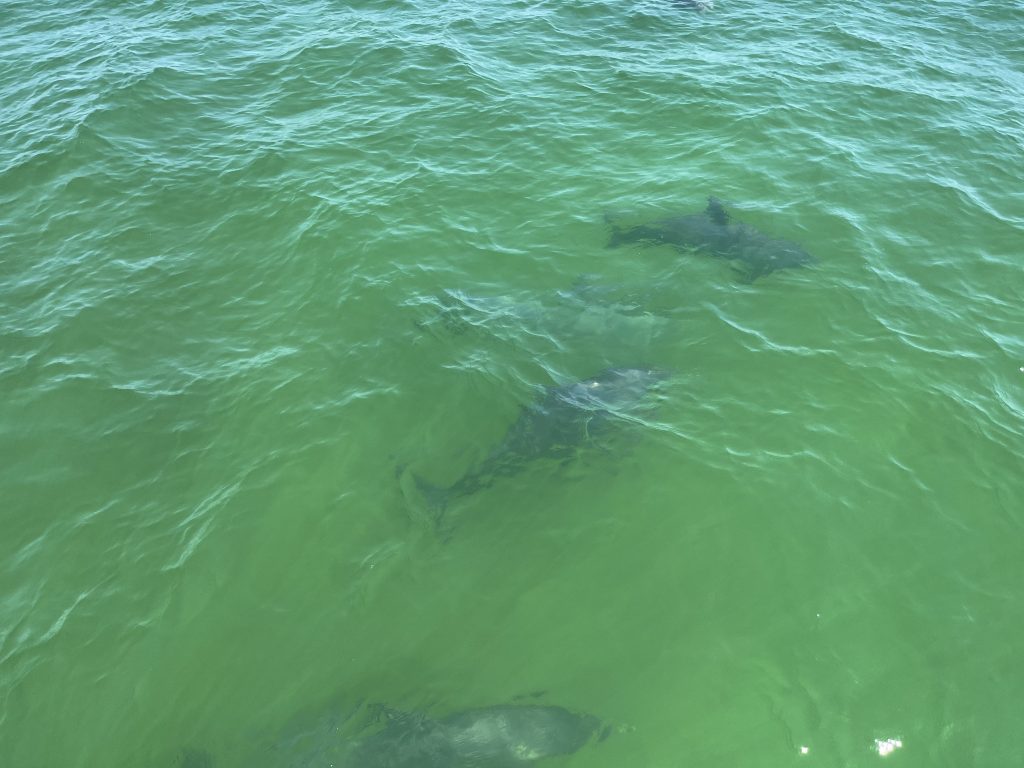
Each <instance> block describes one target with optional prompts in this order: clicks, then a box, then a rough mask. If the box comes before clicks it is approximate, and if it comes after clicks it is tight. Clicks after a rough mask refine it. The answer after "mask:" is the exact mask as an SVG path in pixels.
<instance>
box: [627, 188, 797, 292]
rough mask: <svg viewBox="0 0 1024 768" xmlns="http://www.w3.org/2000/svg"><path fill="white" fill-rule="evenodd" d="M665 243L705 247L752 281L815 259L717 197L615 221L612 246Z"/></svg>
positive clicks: (746, 280) (689, 247) (703, 249)
mask: <svg viewBox="0 0 1024 768" xmlns="http://www.w3.org/2000/svg"><path fill="white" fill-rule="evenodd" d="M635 242H642V243H651V244H657V245H660V244H662V243H666V244H669V245H674V246H676V247H677V248H682V249H694V250H699V251H704V252H706V253H708V254H710V255H712V256H718V257H720V258H723V259H729V260H730V261H732V262H733V263H734V265H735V266H736V268H737V270H738V271H739V273H740V279H741V280H743V281H744V282H751V283H752V282H753V281H754V280H756V279H757V278H759V277H764V276H765V275H769V274H771V273H772V272H774V271H775V270H777V269H788V268H791V267H804V266H807V265H808V264H812V263H813V262H814V259H813V257H812V256H811V255H810V254H809V253H807V251H805V250H804V249H803V248H802V247H801V246H800V245H798V244H797V243H794V242H792V241H790V240H783V239H781V238H775V237H770V236H769V235H766V234H764V233H763V232H759V231H758V230H756V229H755V228H754V227H752V226H750V225H749V224H743V223H741V222H737V221H734V220H733V219H732V217H731V216H730V215H729V213H728V212H727V211H726V210H725V207H724V206H723V205H722V203H721V201H719V200H718V199H717V198H714V197H710V198H708V207H707V208H706V209H705V210H704V211H702V212H701V213H693V214H689V215H686V216H675V217H672V218H669V219H662V220H660V221H656V222H654V223H652V224H644V225H640V226H636V227H627V228H619V227H615V226H614V225H613V229H612V236H611V239H610V240H609V241H608V245H609V247H614V246H617V245H622V244H624V243H635Z"/></svg>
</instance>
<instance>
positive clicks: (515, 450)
mask: <svg viewBox="0 0 1024 768" xmlns="http://www.w3.org/2000/svg"><path fill="white" fill-rule="evenodd" d="M666 378H667V374H666V373H665V372H664V371H659V370H656V369H653V368H606V369H605V370H603V371H601V372H600V373H598V374H597V375H596V376H593V377H591V378H589V379H584V380H582V381H576V382H573V383H571V384H566V385H563V386H560V387H549V388H547V389H546V390H545V393H544V396H543V397H541V398H540V399H538V400H536V401H534V402H532V403H530V404H529V405H526V406H523V408H522V410H521V411H520V414H519V418H518V419H516V421H515V422H514V423H513V424H512V426H510V427H509V429H508V432H506V433H505V437H504V439H502V441H501V442H500V443H499V444H498V445H497V446H495V448H494V449H493V450H492V451H491V452H490V453H489V454H488V455H487V456H486V458H484V459H483V460H482V461H480V462H479V463H478V464H476V465H474V466H472V467H470V468H469V469H468V470H467V471H466V472H465V474H463V475H462V477H460V478H459V479H458V480H456V481H455V482H454V483H452V484H451V485H449V486H447V487H439V486H435V485H432V484H431V483H428V482H427V481H425V480H424V479H423V478H421V477H418V476H417V475H412V477H413V479H414V480H415V483H416V486H417V488H418V489H419V491H420V493H421V494H422V495H423V496H424V497H425V499H426V501H427V503H428V504H429V505H430V507H431V513H432V515H433V516H434V517H435V518H436V520H437V522H440V519H441V516H442V515H443V513H444V509H445V507H446V506H447V504H448V502H449V501H450V500H452V499H454V498H457V497H460V496H466V495H469V494H471V493H475V492H476V491H478V490H480V489H482V488H486V487H487V486H489V485H490V484H491V483H493V482H494V480H495V479H497V478H499V477H509V476H512V475H516V474H518V473H519V472H521V471H522V470H523V469H525V468H526V467H527V466H528V465H529V464H530V463H531V462H533V461H535V460H537V459H541V458H549V459H560V460H569V459H571V458H572V457H573V455H574V454H575V453H576V452H577V451H578V450H579V448H580V447H581V446H583V445H584V444H586V443H588V442H590V441H592V440H594V439H595V438H599V437H601V436H603V435H604V434H606V433H608V432H609V431H610V430H612V429H613V428H614V426H615V425H616V424H617V423H618V424H621V422H622V421H623V420H624V419H625V418H628V417H629V416H630V415H632V414H633V413H635V411H636V410H637V409H638V407H639V406H641V405H643V404H644V402H645V400H646V399H647V396H648V394H649V393H651V391H652V390H654V389H655V388H656V387H657V386H658V384H659V383H660V382H662V381H663V380H664V379H666Z"/></svg>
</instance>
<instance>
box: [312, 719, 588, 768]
mask: <svg viewBox="0 0 1024 768" xmlns="http://www.w3.org/2000/svg"><path fill="white" fill-rule="evenodd" d="M600 729H601V722H600V720H598V719H597V718H596V717H594V716H592V715H585V714H579V713H576V712H571V711H570V710H568V709H564V708H562V707H557V706H540V705H517V704H506V705H499V706H493V707H481V708H479V709H470V710H466V711H463V712H456V713H455V714H452V715H448V716H447V717H443V718H440V719H436V720H435V719H432V718H429V717H427V716H425V715H422V714H419V713H394V712H392V713H390V714H389V715H388V722H387V724H386V725H385V726H384V727H383V728H382V729H381V730H379V731H377V732H376V733H374V734H372V735H371V736H369V737H367V738H366V739H364V740H362V741H360V742H358V743H357V744H356V747H355V749H354V750H353V752H352V755H351V758H350V759H349V760H347V761H345V762H344V763H343V765H344V766H345V768H523V766H527V765H530V764H532V763H535V762H536V761H538V760H542V759H544V758H547V757H555V756H558V755H571V754H573V753H574V752H576V751H578V750H579V749H580V748H581V747H583V746H584V745H585V744H586V743H587V742H588V741H590V740H591V739H592V738H593V737H594V736H595V735H598V732H599V730H600ZM311 768H312V767H311ZM317 768H319V766H317ZM324 768H327V767H326V765H325V766H324Z"/></svg>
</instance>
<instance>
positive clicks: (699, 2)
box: [675, 0, 715, 13]
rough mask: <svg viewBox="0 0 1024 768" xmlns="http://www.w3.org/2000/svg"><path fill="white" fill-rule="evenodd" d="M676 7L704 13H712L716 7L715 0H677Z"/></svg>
mask: <svg viewBox="0 0 1024 768" xmlns="http://www.w3.org/2000/svg"><path fill="white" fill-rule="evenodd" d="M675 1H676V5H680V6H682V7H683V8H692V9H693V10H695V11H697V12H699V13H704V11H710V10H711V9H712V8H714V7H715V3H714V0H675Z"/></svg>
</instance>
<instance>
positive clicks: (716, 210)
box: [705, 197, 729, 227]
mask: <svg viewBox="0 0 1024 768" xmlns="http://www.w3.org/2000/svg"><path fill="white" fill-rule="evenodd" d="M705 213H706V214H707V215H708V216H709V217H711V220H712V221H713V222H715V224H721V225H722V226H723V227H724V226H725V225H726V224H728V223H729V213H728V212H727V211H726V210H725V206H724V205H722V201H721V200H719V199H718V198H717V197H709V198H708V207H707V210H706V211H705Z"/></svg>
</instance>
